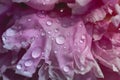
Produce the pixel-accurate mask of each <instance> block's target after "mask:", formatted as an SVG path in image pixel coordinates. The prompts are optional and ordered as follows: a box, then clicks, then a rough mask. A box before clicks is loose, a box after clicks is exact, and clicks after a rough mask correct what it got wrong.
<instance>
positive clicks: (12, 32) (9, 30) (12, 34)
mask: <svg viewBox="0 0 120 80" xmlns="http://www.w3.org/2000/svg"><path fill="white" fill-rule="evenodd" d="M15 34H16V31H15V30H13V29H7V31H6V35H7V36H14V35H15Z"/></svg>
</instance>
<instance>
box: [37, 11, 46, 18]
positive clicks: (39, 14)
mask: <svg viewBox="0 0 120 80" xmlns="http://www.w3.org/2000/svg"><path fill="white" fill-rule="evenodd" d="M37 16H38V17H40V18H44V17H45V16H46V15H45V11H40V12H38V13H37Z"/></svg>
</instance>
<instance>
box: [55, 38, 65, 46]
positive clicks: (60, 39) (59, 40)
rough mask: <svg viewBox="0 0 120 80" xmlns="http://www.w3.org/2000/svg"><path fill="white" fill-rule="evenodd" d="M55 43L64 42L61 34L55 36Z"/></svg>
mask: <svg viewBox="0 0 120 80" xmlns="http://www.w3.org/2000/svg"><path fill="white" fill-rule="evenodd" d="M55 40H56V43H57V44H64V43H65V38H64V37H63V36H58V37H56V39H55Z"/></svg>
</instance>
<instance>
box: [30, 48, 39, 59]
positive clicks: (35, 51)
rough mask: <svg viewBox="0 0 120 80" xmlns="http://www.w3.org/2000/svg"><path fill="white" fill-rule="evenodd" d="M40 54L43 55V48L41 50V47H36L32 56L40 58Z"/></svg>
mask: <svg viewBox="0 0 120 80" xmlns="http://www.w3.org/2000/svg"><path fill="white" fill-rule="evenodd" d="M40 55H41V50H40V49H35V50H34V51H33V52H32V57H33V58H38V57H39V56H40Z"/></svg>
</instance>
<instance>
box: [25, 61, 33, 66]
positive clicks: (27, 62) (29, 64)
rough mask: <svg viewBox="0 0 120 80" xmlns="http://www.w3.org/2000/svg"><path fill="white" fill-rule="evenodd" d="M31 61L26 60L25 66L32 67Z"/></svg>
mask: <svg viewBox="0 0 120 80" xmlns="http://www.w3.org/2000/svg"><path fill="white" fill-rule="evenodd" d="M32 64H33V61H32V60H28V61H26V62H25V66H32Z"/></svg>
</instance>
